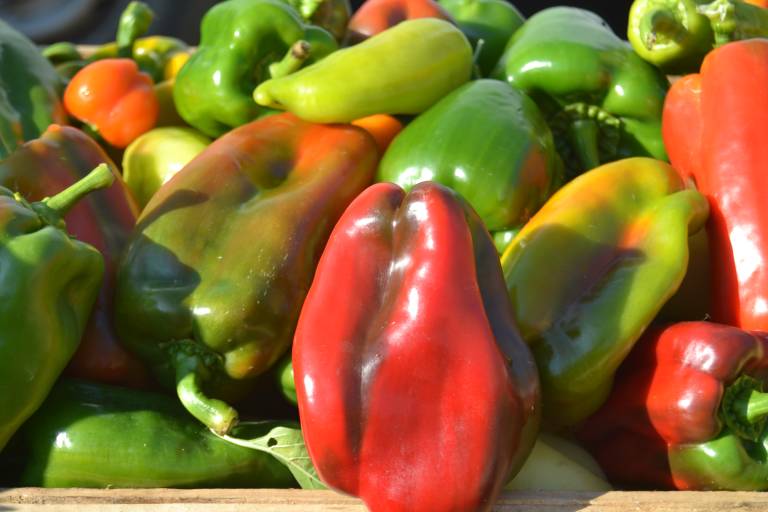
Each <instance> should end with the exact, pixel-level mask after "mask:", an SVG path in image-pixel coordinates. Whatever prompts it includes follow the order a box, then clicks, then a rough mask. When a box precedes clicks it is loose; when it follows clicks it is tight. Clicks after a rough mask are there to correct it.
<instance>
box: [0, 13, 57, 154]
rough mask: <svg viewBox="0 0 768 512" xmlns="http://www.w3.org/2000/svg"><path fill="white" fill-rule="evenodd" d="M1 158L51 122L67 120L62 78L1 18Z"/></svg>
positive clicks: (28, 42)
mask: <svg viewBox="0 0 768 512" xmlns="http://www.w3.org/2000/svg"><path fill="white" fill-rule="evenodd" d="M0 48H1V49H2V51H0V158H5V157H6V156H8V155H9V154H11V152H13V150H14V149H16V148H17V147H18V146H19V145H20V144H21V143H23V142H24V141H28V140H32V139H36V138H37V137H39V136H40V135H41V134H42V133H43V132H44V131H45V130H46V128H48V126H49V125H50V124H52V123H56V124H65V123H66V121H67V117H66V114H65V113H64V108H63V107H62V105H61V102H60V100H59V92H60V90H61V89H62V85H63V84H62V82H61V79H60V78H59V75H58V74H57V73H56V70H55V69H54V67H53V66H52V65H51V63H50V62H49V61H48V60H47V59H46V58H45V57H43V56H42V55H41V53H40V51H39V50H38V49H37V47H36V46H35V45H34V44H33V43H32V41H30V40H29V39H27V38H26V37H25V36H24V35H23V34H21V33H20V32H18V31H16V30H15V29H13V28H12V27H11V26H10V25H8V24H7V23H5V22H4V21H3V20H0Z"/></svg>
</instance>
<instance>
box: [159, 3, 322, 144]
mask: <svg viewBox="0 0 768 512" xmlns="http://www.w3.org/2000/svg"><path fill="white" fill-rule="evenodd" d="M200 34H201V37H200V46H199V47H198V50H197V51H196V52H195V53H194V54H193V55H192V57H190V59H189V61H187V63H186V64H185V65H184V66H183V67H182V68H181V70H180V71H179V74H178V75H177V76H176V82H175V85H174V88H173V100H174V103H175V104H176V109H177V110H178V112H179V114H180V115H181V117H182V118H183V119H184V120H185V121H187V122H188V123H189V124H190V125H191V126H193V127H194V128H197V129H198V130H200V131H201V132H203V133H205V134H207V135H210V136H211V137H218V136H219V135H221V134H223V133H224V132H227V131H229V130H231V129H232V128H235V127H237V126H241V125H243V124H246V123H248V122H249V121H253V120H254V119H256V118H258V117H260V116H261V115H264V114H265V113H268V112H269V110H268V109H264V108H262V107H260V106H259V105H257V104H256V103H254V102H253V98H252V97H251V93H252V92H253V89H254V87H256V86H257V85H258V84H260V83H261V82H262V81H264V80H266V79H267V78H269V77H270V76H271V77H273V78H274V77H278V76H283V75H286V74H288V73H291V72H293V71H295V70H296V69H298V68H299V67H300V66H301V65H302V64H303V63H304V62H305V61H306V62H310V63H311V62H314V61H316V60H318V59H320V58H322V57H325V56H326V55H328V54H329V53H331V52H333V51H334V50H336V48H337V43H336V41H335V39H334V38H333V36H332V35H331V34H329V33H328V32H327V31H325V30H323V29H321V28H319V27H316V26H313V25H306V24H305V23H304V22H303V21H302V19H301V17H300V16H299V14H298V13H297V12H296V11H295V10H294V9H293V8H292V7H291V6H289V5H288V4H286V3H284V2H282V1H281V0H228V1H226V2H222V3H219V4H216V5H214V6H213V7H212V8H211V9H210V10H209V11H208V12H207V13H206V14H205V16H204V17H203V21H202V24H201V26H200Z"/></svg>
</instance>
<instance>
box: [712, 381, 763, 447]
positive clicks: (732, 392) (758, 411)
mask: <svg viewBox="0 0 768 512" xmlns="http://www.w3.org/2000/svg"><path fill="white" fill-rule="evenodd" d="M762 387H763V384H762V382H760V381H759V380H757V379H755V378H753V377H750V376H748V375H742V376H741V377H739V378H738V379H737V380H736V382H734V383H733V384H731V385H730V386H728V387H727V388H726V389H725V392H724V393H723V399H722V402H721V404H720V414H721V416H722V418H723V421H724V422H725V424H726V425H727V426H728V427H729V428H730V429H731V430H732V431H733V432H734V433H735V434H736V435H738V436H740V437H743V438H745V439H749V440H751V441H757V440H759V439H760V436H761V434H762V433H763V431H764V430H765V426H766V423H768V393H764V392H763V389H762Z"/></svg>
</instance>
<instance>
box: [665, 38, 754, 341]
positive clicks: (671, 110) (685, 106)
mask: <svg viewBox="0 0 768 512" xmlns="http://www.w3.org/2000/svg"><path fill="white" fill-rule="evenodd" d="M766 83H768V40H766V39H751V40H746V41H738V42H734V43H729V44H726V45H724V46H721V47H720V48H718V49H716V50H714V51H712V52H711V53H709V54H708V56H707V57H706V59H705V60H704V63H703V64H702V67H701V73H699V74H696V75H689V76H686V77H684V78H682V79H681V80H679V81H677V82H676V83H675V84H674V85H673V86H672V88H671V89H670V91H669V94H668V95H667V98H666V102H665V104H664V115H663V136H664V144H665V146H666V148H667V151H668V153H669V157H670V161H671V162H672V165H673V167H675V168H676V169H677V170H678V172H679V173H680V174H681V176H682V177H683V178H684V179H689V180H693V181H695V183H696V187H697V188H698V189H699V191H700V192H702V193H703V194H704V195H705V196H706V197H707V198H708V199H709V202H710V210H711V214H710V217H709V221H708V223H707V233H708V236H709V243H710V252H711V261H712V277H713V279H712V283H713V285H712V294H713V297H715V300H714V301H713V309H712V315H711V317H712V319H713V320H714V321H716V322H722V323H725V324H729V325H735V326H739V327H742V328H744V329H756V330H768V201H766V196H765V191H766V190H768V173H766V169H768V145H766V144H765V140H764V139H765V126H766V125H768V94H766V93H765V84H766Z"/></svg>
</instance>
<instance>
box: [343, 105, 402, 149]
mask: <svg viewBox="0 0 768 512" xmlns="http://www.w3.org/2000/svg"><path fill="white" fill-rule="evenodd" d="M352 124H353V125H355V126H359V127H360V128H362V129H364V130H365V131H367V132H368V133H370V134H371V135H372V136H373V138H374V140H376V145H377V146H379V152H380V153H381V154H384V151H386V150H387V147H389V143H390V142H392V140H393V139H394V138H395V137H397V134H398V133H400V131H401V130H402V129H403V123H401V122H400V121H398V120H397V118H395V117H392V116H390V115H388V114H374V115H372V116H367V117H361V118H360V119H355V120H354V121H352Z"/></svg>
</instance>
